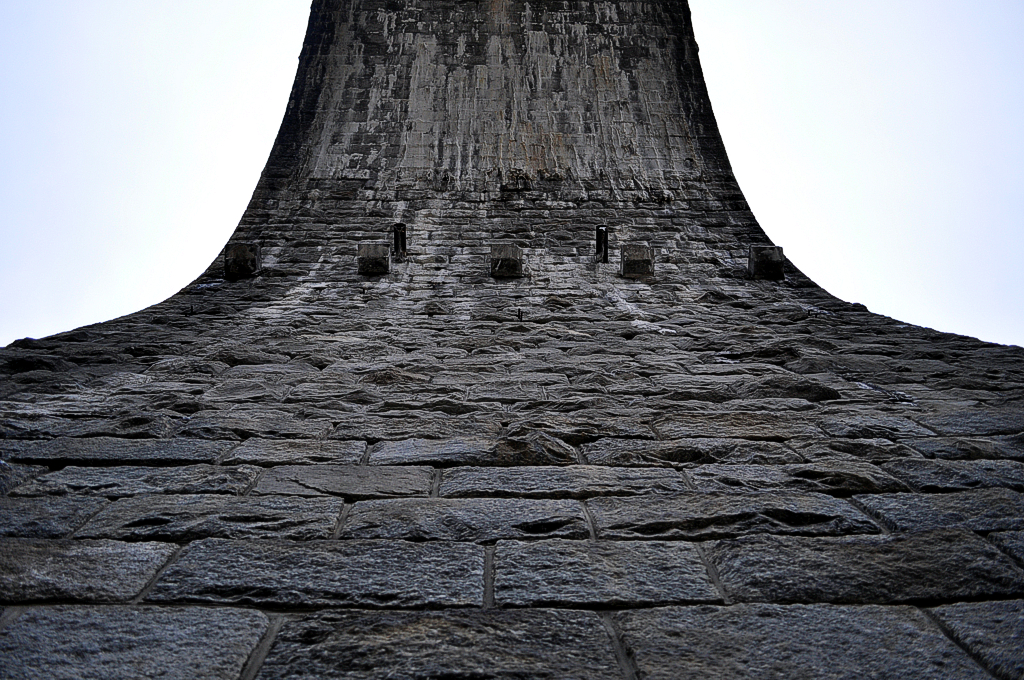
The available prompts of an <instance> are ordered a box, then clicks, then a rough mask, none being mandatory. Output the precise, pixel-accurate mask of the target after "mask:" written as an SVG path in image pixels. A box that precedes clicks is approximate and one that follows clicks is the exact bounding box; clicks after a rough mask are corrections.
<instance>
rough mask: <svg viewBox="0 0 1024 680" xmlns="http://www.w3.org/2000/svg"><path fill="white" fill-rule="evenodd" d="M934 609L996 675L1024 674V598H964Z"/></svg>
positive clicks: (962, 642)
mask: <svg viewBox="0 0 1024 680" xmlns="http://www.w3.org/2000/svg"><path fill="white" fill-rule="evenodd" d="M931 612H932V614H934V615H935V616H936V617H937V618H938V619H939V621H941V622H942V623H943V624H944V625H945V626H946V627H947V628H948V629H949V630H950V632H952V633H953V635H954V637H955V638H956V639H957V640H958V641H959V642H960V644H962V645H963V646H964V647H966V648H967V649H968V651H970V653H971V654H973V655H974V656H975V658H977V659H979V660H980V661H981V662H982V663H983V664H985V667H986V668H988V669H989V670H991V671H992V673H993V674H994V675H995V676H996V677H997V678H1014V679H1019V678H1024V601H1022V600H1015V601H1011V602H969V603H968V602H965V603H961V604H951V605H946V606H945V607H936V608H935V609H932V610H931Z"/></svg>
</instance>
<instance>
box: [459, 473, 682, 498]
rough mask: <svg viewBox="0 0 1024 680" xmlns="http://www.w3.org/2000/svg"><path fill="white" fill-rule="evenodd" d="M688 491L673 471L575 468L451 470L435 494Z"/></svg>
mask: <svg viewBox="0 0 1024 680" xmlns="http://www.w3.org/2000/svg"><path fill="white" fill-rule="evenodd" d="M688 489H689V487H688V486H687V483H686V478H685V476H684V475H683V474H682V473H680V472H677V471H675V470H667V469H659V468H651V469H637V468H611V467H601V466H595V465H574V466H568V467H555V466H543V467H530V466H521V467H513V468H479V467H457V468H451V469H449V470H445V471H444V472H443V474H442V477H441V486H440V491H439V493H440V495H441V496H442V497H450V498H470V497H480V496H498V497H502V498H591V497H594V496H639V495H644V494H651V493H680V492H683V491H687V490H688Z"/></svg>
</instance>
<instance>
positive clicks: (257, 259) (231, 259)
mask: <svg viewBox="0 0 1024 680" xmlns="http://www.w3.org/2000/svg"><path fill="white" fill-rule="evenodd" d="M262 264H263V258H262V257H261V255H260V246H259V244H258V243H229V244H228V245H227V246H226V247H225V248H224V278H225V279H227V280H228V281H241V280H242V279H251V278H252V277H254V276H256V275H257V274H258V273H259V271H260V267H261V266H262Z"/></svg>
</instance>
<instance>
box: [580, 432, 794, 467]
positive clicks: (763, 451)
mask: <svg viewBox="0 0 1024 680" xmlns="http://www.w3.org/2000/svg"><path fill="white" fill-rule="evenodd" d="M580 451H581V452H582V453H583V455H584V457H585V458H586V460H587V462H589V463H591V464H592V465H640V466H644V465H664V464H665V463H729V464H738V465H742V464H769V465H778V464H782V463H802V462H804V460H803V458H801V457H800V456H798V455H797V454H795V453H793V451H792V450H790V449H788V448H786V447H785V446H783V445H782V444H779V443H777V442H768V441H747V440H744V439H723V438H707V439H705V438H696V439H693V438H691V439H674V440H669V441H651V440H646V439H615V438H605V439H598V440H597V441H596V442H593V443H589V444H583V445H582V446H581V447H580Z"/></svg>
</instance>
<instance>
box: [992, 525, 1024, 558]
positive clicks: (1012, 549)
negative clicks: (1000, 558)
mask: <svg viewBox="0 0 1024 680" xmlns="http://www.w3.org/2000/svg"><path fill="white" fill-rule="evenodd" d="M988 538H989V540H990V541H992V542H993V543H995V544H996V545H998V546H999V547H1000V548H1002V549H1003V550H1004V551H1005V552H1006V553H1007V554H1009V555H1011V556H1013V557H1014V558H1015V559H1016V560H1017V562H1019V563H1020V564H1021V566H1024V531H1001V532H998V533H993V534H989V535H988Z"/></svg>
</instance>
